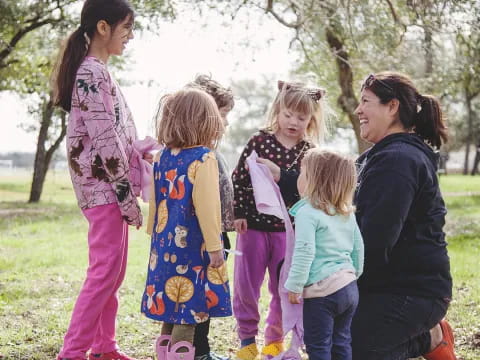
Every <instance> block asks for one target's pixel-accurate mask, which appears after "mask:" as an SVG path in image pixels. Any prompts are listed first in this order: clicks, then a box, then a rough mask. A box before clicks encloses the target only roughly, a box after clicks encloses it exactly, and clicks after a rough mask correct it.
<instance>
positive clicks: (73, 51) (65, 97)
mask: <svg viewBox="0 0 480 360" xmlns="http://www.w3.org/2000/svg"><path fill="white" fill-rule="evenodd" d="M87 36H88V35H87V33H86V32H85V30H84V29H83V28H82V27H81V26H80V27H79V28H78V29H77V30H75V31H74V32H73V33H72V34H71V35H70V37H69V38H68V40H67V43H66V44H65V49H64V51H63V54H62V55H61V57H60V60H59V62H58V64H57V66H56V69H55V80H54V81H55V82H54V101H55V105H58V106H60V107H61V108H62V109H63V110H65V111H70V108H71V106H72V92H73V85H74V82H75V77H76V75H77V70H78V68H79V67H80V64H81V63H82V61H83V59H84V58H85V55H86V54H87V51H88V45H89V44H88V42H89V40H88V38H87Z"/></svg>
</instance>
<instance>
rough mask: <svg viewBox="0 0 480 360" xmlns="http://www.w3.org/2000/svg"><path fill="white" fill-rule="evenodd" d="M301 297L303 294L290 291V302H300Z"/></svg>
mask: <svg viewBox="0 0 480 360" xmlns="http://www.w3.org/2000/svg"><path fill="white" fill-rule="evenodd" d="M301 297H302V294H299V293H294V292H291V291H289V292H288V301H290V304H300V299H301Z"/></svg>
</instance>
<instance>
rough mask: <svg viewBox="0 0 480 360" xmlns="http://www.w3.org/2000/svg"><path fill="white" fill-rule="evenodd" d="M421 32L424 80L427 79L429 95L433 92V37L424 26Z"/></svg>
mask: <svg viewBox="0 0 480 360" xmlns="http://www.w3.org/2000/svg"><path fill="white" fill-rule="evenodd" d="M423 31H424V32H425V35H424V38H423V42H424V46H425V48H424V50H425V78H426V79H429V81H428V82H427V88H426V90H427V92H428V93H431V92H432V91H433V84H432V78H433V36H432V30H431V29H430V28H429V27H428V26H427V25H425V26H424V27H423Z"/></svg>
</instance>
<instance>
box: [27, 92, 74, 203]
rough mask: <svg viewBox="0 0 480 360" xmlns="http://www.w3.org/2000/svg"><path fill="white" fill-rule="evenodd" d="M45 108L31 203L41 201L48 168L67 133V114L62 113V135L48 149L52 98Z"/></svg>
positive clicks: (38, 143) (31, 191) (35, 163)
mask: <svg viewBox="0 0 480 360" xmlns="http://www.w3.org/2000/svg"><path fill="white" fill-rule="evenodd" d="M43 106H44V108H43V111H42V121H41V123H40V131H39V133H38V141H37V152H36V153H35V162H34V165H33V179H32V186H31V189H30V199H29V200H28V202H29V203H36V202H39V201H40V197H41V195H42V190H43V184H44V182H45V177H46V175H47V171H48V167H49V166H50V162H51V160H52V157H53V154H54V153H55V151H56V150H57V149H58V147H59V146H60V144H61V143H62V141H63V139H64V137H65V135H66V133H67V126H66V115H65V113H62V114H61V122H62V128H61V131H60V134H59V135H58V137H57V139H56V140H55V142H54V143H53V144H52V145H51V146H50V148H48V150H47V149H46V147H45V144H46V142H47V141H48V131H49V128H50V126H51V125H52V117H53V113H54V105H53V101H52V98H51V96H50V97H49V98H48V101H45V103H44V105H43Z"/></svg>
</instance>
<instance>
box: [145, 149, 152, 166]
mask: <svg viewBox="0 0 480 360" xmlns="http://www.w3.org/2000/svg"><path fill="white" fill-rule="evenodd" d="M143 160H146V161H148V162H149V163H150V164H153V154H151V153H148V152H146V153H143Z"/></svg>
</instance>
